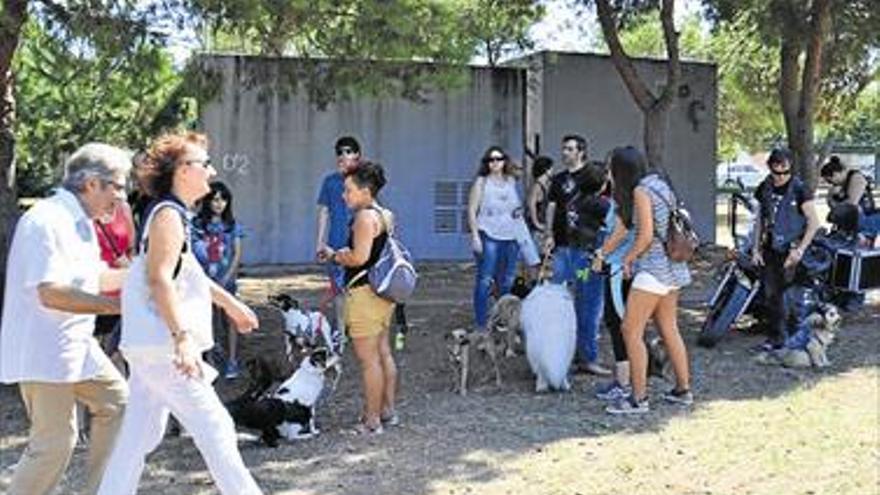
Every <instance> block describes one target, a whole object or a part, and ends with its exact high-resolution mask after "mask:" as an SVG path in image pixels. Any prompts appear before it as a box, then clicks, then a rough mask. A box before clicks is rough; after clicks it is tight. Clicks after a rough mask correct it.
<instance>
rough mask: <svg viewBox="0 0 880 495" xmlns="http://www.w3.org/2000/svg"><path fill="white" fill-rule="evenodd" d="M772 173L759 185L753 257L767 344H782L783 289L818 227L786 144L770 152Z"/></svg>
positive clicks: (769, 347) (808, 194) (809, 197)
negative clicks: (758, 275)
mask: <svg viewBox="0 0 880 495" xmlns="http://www.w3.org/2000/svg"><path fill="white" fill-rule="evenodd" d="M767 167H768V168H769V169H770V175H768V176H767V178H766V179H764V181H763V182H761V184H760V185H759V186H758V188H757V189H756V190H755V198H756V199H757V200H758V203H759V205H760V208H759V214H758V217H757V219H756V223H755V237H754V239H755V243H754V246H753V247H752V260H753V261H754V262H755V264H757V265H758V266H763V271H762V276H761V283H762V285H763V291H764V302H765V305H766V310H767V314H766V317H767V325H768V331H769V334H770V338H769V340H768V341H767V343H765V344H764V345H763V346H762V349H763V350H768V351H769V350H773V349H778V348H781V347H782V345H783V344H784V342H785V339H786V337H787V335H786V330H785V329H786V325H785V317H786V311H785V308H784V306H783V292H784V291H785V289H786V288H787V287H788V285H790V284H791V283H792V282H793V278H794V272H795V268H796V267H797V265H798V263H800V261H801V258H803V256H804V253H805V252H806V249H807V248H808V247H809V246H810V243H811V242H812V241H813V236H815V235H816V231H817V230H818V229H819V217H818V215H817V214H816V207H815V203H814V200H813V192H812V191H811V190H810V189H809V188H808V187H807V186H806V184H804V183H803V181H801V180H800V179H799V178H797V177H794V176H793V175H792V171H791V154H790V153H789V151H788V150H786V149H782V148H777V149H774V150H773V151H772V152H771V153H770V156H769V157H768V158H767Z"/></svg>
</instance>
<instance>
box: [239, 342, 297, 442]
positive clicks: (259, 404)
mask: <svg viewBox="0 0 880 495" xmlns="http://www.w3.org/2000/svg"><path fill="white" fill-rule="evenodd" d="M247 367H248V371H249V373H248V376H250V377H251V384H250V386H249V387H248V389H247V390H245V391H244V392H243V393H242V394H241V395H240V396H239V397H237V398H236V399H234V400H232V401H230V402H228V403H227V404H226V409H227V410H228V411H229V415H230V416H232V419H233V420H234V421H235V424H236V425H238V426H241V427H244V428H251V429H254V430H259V431H260V433H261V435H260V439H261V440H262V441H263V443H265V444H266V445H267V446H269V447H277V446H278V440H279V439H280V438H281V432H280V431H279V426H280V425H282V424H284V423H298V424H303V425H308V424H310V423H311V422H312V420H313V414H312V410H313V408H312V407H308V406H304V405H302V404H300V403H299V402H296V401H294V402H288V401H284V400H282V399H280V398H277V397H274V395H275V394H268V392H269V390H270V389H271V388H272V386H273V385H274V384H275V383H276V380H274V378H273V376H272V373H271V371H270V368H269V364H268V363H267V362H266V361H265V360H263V359H256V360H252V361H249V362H248V363H247Z"/></svg>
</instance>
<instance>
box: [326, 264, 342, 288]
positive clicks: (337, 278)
mask: <svg viewBox="0 0 880 495" xmlns="http://www.w3.org/2000/svg"><path fill="white" fill-rule="evenodd" d="M324 270H325V271H326V272H327V277H328V278H329V279H330V283H331V284H332V287H333V295H334V296H336V295H338V294H342V293H343V292H344V291H345V267H344V266H342V265H337V264H336V263H327V264H325V265H324Z"/></svg>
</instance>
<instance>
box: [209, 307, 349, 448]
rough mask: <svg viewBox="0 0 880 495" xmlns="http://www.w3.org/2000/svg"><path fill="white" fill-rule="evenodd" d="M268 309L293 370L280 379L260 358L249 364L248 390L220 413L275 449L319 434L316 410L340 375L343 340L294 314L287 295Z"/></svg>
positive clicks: (323, 324) (321, 319) (320, 321)
mask: <svg viewBox="0 0 880 495" xmlns="http://www.w3.org/2000/svg"><path fill="white" fill-rule="evenodd" d="M269 303H270V304H271V305H272V306H273V307H275V308H277V309H278V310H280V311H281V312H282V314H283V316H284V334H285V336H286V340H285V343H286V356H287V359H288V361H289V362H290V363H291V364H294V365H295V366H296V370H295V371H294V372H293V374H292V375H290V376H289V377H286V378H285V377H283V376H277V375H276V374H273V372H272V369H273V368H272V367H271V366H270V365H269V363H268V362H267V361H266V360H265V359H263V358H258V359H257V360H255V361H252V362H249V363H248V371H249V373H248V375H249V376H250V377H251V385H250V387H249V388H248V389H247V390H246V391H245V392H244V393H243V394H242V395H240V396H239V397H238V398H236V399H235V400H233V401H231V402H230V403H228V404H227V405H226V407H227V409H228V410H229V413H230V415H231V416H232V418H233V419H234V420H235V423H236V424H237V425H239V426H242V427H244V428H252V429H256V430H260V432H261V438H262V440H263V442H265V443H266V445H268V446H270V447H275V446H277V445H278V441H279V440H280V439H282V438H284V439H287V440H300V439H304V438H309V437H312V436H314V435H317V434H318V433H319V431H318V428H317V426H316V424H315V417H316V408H317V405H318V403H319V402H320V401H321V399H323V398H324V397H325V396H326V395H327V394H329V393H330V392H331V391H332V390H335V388H336V384H337V382H338V381H339V378H340V376H341V375H342V357H341V355H342V346H343V342H344V338H343V336H342V334H341V332H338V331H334V330H333V328H332V327H331V326H330V322H329V321H328V320H327V318H326V317H325V316H324V315H323V314H322V313H321V312H319V311H304V310H302V309H300V304H299V302H298V301H297V300H296V299H294V298H292V297H290V296H289V295H287V294H277V295H274V296H272V297H270V298H269ZM328 374H332V381H331V383H330V387H328V386H327V380H328V378H327V377H328Z"/></svg>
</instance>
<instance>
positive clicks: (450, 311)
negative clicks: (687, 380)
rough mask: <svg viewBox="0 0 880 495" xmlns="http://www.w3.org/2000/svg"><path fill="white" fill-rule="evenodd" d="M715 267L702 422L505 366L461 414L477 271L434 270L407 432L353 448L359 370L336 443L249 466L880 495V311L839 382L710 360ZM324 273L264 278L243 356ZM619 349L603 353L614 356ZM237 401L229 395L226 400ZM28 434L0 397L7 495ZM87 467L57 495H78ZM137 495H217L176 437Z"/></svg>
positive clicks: (745, 358)
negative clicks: (271, 301) (459, 353)
mask: <svg viewBox="0 0 880 495" xmlns="http://www.w3.org/2000/svg"><path fill="white" fill-rule="evenodd" d="M717 257H718V252H714V253H712V254H711V256H710V258H713V259H717ZM715 263H717V262H714V261H712V260H711V259H703V260H701V261H699V262H698V263H697V264H696V265H695V270H694V273H695V275H696V277H695V278H696V279H697V283H696V284H694V286H692V287H690V288H689V289H688V291H687V292H686V294H685V295H684V297H683V299H684V305H685V306H686V307H685V309H683V310H682V313H681V327H682V329H683V333H684V334H685V339H686V341H687V343H688V344H689V349H690V351H691V362H692V367H693V375H694V389H695V392H696V395H697V400H698V402H697V404H696V405H695V406H694V408H693V409H692V410H690V411H688V410H682V409H679V408H676V407H671V406H666V405H664V404H662V403H661V401H660V398H659V394H660V392H661V391H662V390H663V389H665V388H666V387H667V386H668V385H667V384H664V383H662V382H661V381H658V380H654V381H653V382H652V384H651V390H652V407H653V410H652V413H651V414H650V415H648V416H646V417H643V418H637V419H633V418H626V419H620V418H612V417H609V416H607V415H606V414H605V413H604V412H603V410H602V408H603V404H601V403H600V402H598V401H597V400H595V399H593V398H592V395H591V394H589V393H587V392H586V391H588V390H592V387H593V386H595V385H596V383H598V382H597V380H595V379H593V378H591V377H586V376H583V375H577V376H576V377H575V380H574V383H575V391H574V392H573V393H569V394H548V395H535V394H534V393H533V392H532V387H533V382H532V379H531V378H530V376H529V372H528V369H527V367H526V365H525V363H524V359H523V358H517V359H515V360H512V361H509V362H508V363H507V364H506V367H505V373H504V376H505V384H504V385H503V386H502V387H501V388H497V387H495V386H494V384H488V383H484V384H483V385H477V386H476V387H474V388H472V393H471V394H470V395H469V396H468V397H466V398H463V397H459V396H457V395H455V394H453V393H452V392H451V384H452V375H451V371H450V367H449V365H448V362H447V357H446V350H445V344H444V341H443V337H444V335H445V333H446V332H447V331H448V330H449V329H452V328H456V327H464V326H467V325H468V324H469V323H470V321H471V318H472V316H471V303H470V290H471V286H472V285H471V284H472V279H473V272H472V269H471V267H470V265H469V264H432V265H426V266H424V267H422V271H421V273H422V279H421V285H420V288H419V292H418V296H417V297H416V299H415V301H413V302H412V303H411V304H410V305H409V306H408V315H409V317H410V321H411V323H412V325H413V327H414V329H413V331H412V333H411V334H410V336H409V338H408V340H407V347H406V349H405V350H404V351H403V352H402V353H400V354H399V355H398V359H399V365H400V369H401V377H402V380H401V403H400V414H401V417H402V420H403V425H402V426H401V427H399V428H393V429H390V430H387V431H386V433H385V434H384V435H382V436H379V437H372V438H362V437H354V436H351V435H347V434H345V433H344V430H345V429H346V428H348V427H350V426H352V425H353V422H354V419H355V417H356V415H357V411H358V407H359V398H358V393H359V392H358V374H357V371H356V366H355V364H354V363H353V362H352V361H351V356H348V357H347V362H346V372H345V375H344V377H343V379H342V381H341V383H340V387H339V389H338V390H337V392H336V394H335V395H334V396H333V397H332V398H331V400H330V402H329V403H328V404H327V406H326V407H325V408H324V410H323V411H322V413H321V423H322V426H323V429H324V433H323V434H322V435H321V436H320V437H318V438H315V439H312V440H308V441H303V442H300V443H294V444H284V445H282V446H281V447H280V448H278V449H266V448H263V447H262V446H260V445H258V444H255V443H251V442H245V443H243V444H242V452H243V455H244V458H245V462H246V463H247V464H248V466H250V468H251V470H252V472H253V473H254V475H255V476H256V477H257V478H258V480H259V482H260V484H261V485H262V486H263V487H264V488H265V490H266V492H267V493H279V494H281V493H284V494H294V493H297V494H298V493H303V494H327V495H334V494H339V495H342V494H346V495H348V494H371V495H372V494H441V493H442V494H464V493H473V494H506V493H529V494H532V493H536V494H577V493H582V494H586V493H591V494H592V493H600V494H605V493H608V494H612V493H630V492H632V493H651V494H655V493H656V494H661V493H662V494H667V493H668V494H698V493H699V494H709V493H718V494H728V493H731V494H732V493H737V494H740V493H767V494H770V493H787V494H788V493H803V494H807V493H814V494H824V493H829V494H843V493H847V494H850V493H851V494H866V493H877V492H878V488H877V487H878V481H880V475H878V466H880V464H878V463H880V447H878V434H880V433H878V431H880V427H878V424H880V391H878V364H880V353H878V351H880V303H878V302H877V301H876V300H875V301H873V303H872V304H871V305H869V306H867V307H866V308H864V309H863V310H861V311H860V312H859V313H856V314H848V315H846V317H845V324H844V329H843V331H842V332H841V333H840V335H839V337H838V340H837V342H836V343H835V344H834V346H833V347H832V349H831V351H830V356H829V357H830V358H831V360H832V366H831V367H830V368H828V369H825V370H821V371H814V370H786V369H780V368H775V367H773V368H771V367H766V366H762V365H759V364H756V363H754V362H753V361H752V360H751V358H750V356H749V354H748V352H747V351H746V349H747V348H748V347H749V346H751V345H753V344H755V343H757V342H759V341H760V339H761V337H757V336H749V335H744V334H735V335H733V336H732V337H730V338H728V339H727V340H726V341H725V342H724V343H722V344H721V345H720V346H719V348H717V349H714V350H711V351H709V350H704V349H701V348H698V347H696V345H695V344H694V343H695V340H696V338H695V337H696V333H697V331H698V328H699V324H700V322H701V320H702V315H703V309H702V308H701V307H700V303H701V301H703V300H705V297H706V294H707V292H708V289H707V286H708V284H710V283H711V281H710V275H711V273H712V271H713V270H712V268H711V267H712V266H713V265H714V264H715ZM316 273H317V272H316V271H315V270H314V269H313V268H307V267H306V268H296V269H293V268H284V269H282V268H272V267H270V268H263V269H260V270H256V269H252V270H251V272H250V276H248V277H246V278H245V279H244V280H243V282H242V284H241V285H242V291H243V294H244V297H245V299H247V300H248V301H250V302H251V303H253V304H254V305H256V306H257V308H258V311H259V314H260V316H261V321H262V329H261V331H260V333H259V334H258V335H256V336H254V337H252V338H248V339H246V340H245V343H244V346H245V353H246V354H247V355H253V354H256V353H260V354H268V353H272V352H276V351H277V342H278V339H277V337H278V333H279V332H280V324H281V320H280V316H279V315H278V314H276V313H274V312H273V311H272V310H271V309H269V308H267V307H265V306H262V303H263V302H264V301H265V299H266V296H267V295H268V294H271V293H274V292H276V291H280V290H284V291H289V292H292V293H294V294H296V295H298V296H299V297H300V298H301V299H303V300H305V301H309V302H310V304H313V305H317V304H318V303H319V301H320V300H321V295H322V290H323V284H324V281H323V279H322V278H321V277H320V276H318V275H317V274H316ZM608 345H609V344H608V339H607V338H604V339H603V341H602V346H603V350H604V351H605V352H606V353H608V352H609V350H608V349H607V347H608ZM606 357H608V356H606ZM482 378H483V379H484V382H485V381H487V380H488V377H487V376H486V377H482ZM233 387H234V385H233V386H230V385H229V384H226V383H221V384H220V389H221V391H222V392H223V393H224V394H227V395H228V394H230V393H232V392H233V390H232V388H233ZM25 435H26V421H25V419H24V414H23V410H22V408H21V403H20V401H19V400H18V398H17V391H16V390H15V389H14V388H11V387H2V388H0V467H2V469H3V472H2V475H0V491H2V488H3V487H4V486H5V485H4V484H3V483H5V481H6V480H7V479H8V475H9V470H8V468H9V467H10V466H11V465H12V464H14V463H15V461H16V460H17V459H18V456H19V455H20V453H21V449H22V448H23V447H24V445H25V440H26V437H25ZM83 454H84V452H83V451H78V452H77V454H76V456H75V459H74V466H73V468H72V469H71V470H70V471H69V473H70V479H69V480H67V482H66V484H65V488H64V489H63V490H62V491H61V493H70V492H71V489H70V488H68V487H77V486H80V482H81V477H82V464H83V457H84V455H83ZM636 490H638V491H636ZM139 493H145V494H160V493H161V494H163V495H174V494H211V493H216V490H215V488H214V487H213V484H212V482H211V481H210V477H209V476H208V474H207V472H206V470H205V467H204V464H203V462H202V461H201V459H200V458H199V455H198V452H197V451H196V450H195V448H194V446H193V444H192V441H191V440H190V439H187V438H183V439H179V438H166V440H165V441H164V442H163V444H162V445H161V447H160V448H159V450H158V451H157V452H156V453H154V454H153V455H152V456H151V457H150V458H149V466H148V469H147V472H146V473H145V475H144V477H143V479H142V482H141V490H140V492H139Z"/></svg>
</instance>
